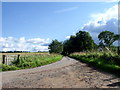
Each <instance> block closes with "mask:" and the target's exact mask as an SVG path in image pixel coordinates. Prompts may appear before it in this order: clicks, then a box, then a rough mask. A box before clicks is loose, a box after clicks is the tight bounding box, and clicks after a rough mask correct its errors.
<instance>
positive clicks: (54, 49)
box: [49, 40, 63, 53]
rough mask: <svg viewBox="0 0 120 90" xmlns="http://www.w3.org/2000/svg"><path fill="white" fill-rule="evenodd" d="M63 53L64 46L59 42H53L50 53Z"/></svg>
mask: <svg viewBox="0 0 120 90" xmlns="http://www.w3.org/2000/svg"><path fill="white" fill-rule="evenodd" d="M62 51H63V44H62V43H61V42H59V41H58V40H53V41H52V43H51V44H50V45H49V52H50V53H62Z"/></svg>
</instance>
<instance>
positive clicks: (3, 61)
mask: <svg viewBox="0 0 120 90" xmlns="http://www.w3.org/2000/svg"><path fill="white" fill-rule="evenodd" d="M5 57H6V56H5V55H3V56H2V58H3V60H2V63H3V64H5Z"/></svg>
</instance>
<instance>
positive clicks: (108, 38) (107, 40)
mask: <svg viewBox="0 0 120 90" xmlns="http://www.w3.org/2000/svg"><path fill="white" fill-rule="evenodd" d="M114 37H115V35H114V33H113V32H110V31H102V32H101V33H100V34H99V35H98V38H99V40H100V44H101V45H104V46H106V47H110V46H111V45H112V44H113V42H114V41H115V38H114Z"/></svg>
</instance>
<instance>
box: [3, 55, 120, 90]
mask: <svg viewBox="0 0 120 90" xmlns="http://www.w3.org/2000/svg"><path fill="white" fill-rule="evenodd" d="M2 87H3V88H120V78H118V77H115V76H114V75H110V74H107V73H103V72H99V71H97V70H94V69H92V68H91V67H88V66H87V65H86V64H84V63H81V62H79V61H77V60H75V59H72V58H69V57H63V59H62V60H60V61H58V62H55V63H53V64H49V65H45V66H41V67H37V68H33V69H25V70H16V71H7V72H2Z"/></svg>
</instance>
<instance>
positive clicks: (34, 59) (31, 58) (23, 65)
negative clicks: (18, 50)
mask: <svg viewBox="0 0 120 90" xmlns="http://www.w3.org/2000/svg"><path fill="white" fill-rule="evenodd" d="M61 59H62V55H57V54H51V55H49V54H43V55H21V57H20V59H19V60H15V61H13V62H12V66H9V65H4V64H3V65H2V71H8V70H19V69H27V68H34V67H38V66H42V65H47V64H50V63H53V62H56V61H59V60H61Z"/></svg>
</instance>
